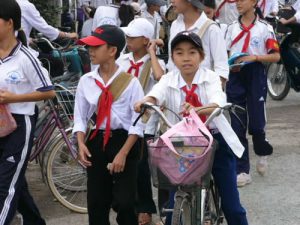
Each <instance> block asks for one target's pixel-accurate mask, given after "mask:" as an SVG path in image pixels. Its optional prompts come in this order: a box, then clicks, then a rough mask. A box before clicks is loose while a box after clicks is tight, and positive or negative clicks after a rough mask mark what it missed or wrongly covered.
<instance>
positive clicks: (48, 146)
mask: <svg viewBox="0 0 300 225" xmlns="http://www.w3.org/2000/svg"><path fill="white" fill-rule="evenodd" d="M69 132H71V130H70V131H66V133H67V134H68V133H69ZM53 134H55V135H54V136H53V137H51V139H50V141H49V142H48V143H47V144H46V146H45V147H44V149H43V151H42V152H41V153H40V154H39V160H40V165H41V172H42V175H43V178H44V179H45V181H46V182H47V183H48V181H47V162H48V159H49V155H50V153H51V151H52V150H53V149H54V147H55V146H56V145H57V143H58V142H59V140H60V139H61V138H62V135H61V133H60V132H59V130H56V131H55V130H54V133H53Z"/></svg>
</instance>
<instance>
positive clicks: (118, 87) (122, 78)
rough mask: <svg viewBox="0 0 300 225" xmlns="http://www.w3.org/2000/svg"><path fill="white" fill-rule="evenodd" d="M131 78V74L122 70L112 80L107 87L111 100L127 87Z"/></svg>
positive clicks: (117, 97) (115, 99) (115, 98)
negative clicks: (111, 96)
mask: <svg viewBox="0 0 300 225" xmlns="http://www.w3.org/2000/svg"><path fill="white" fill-rule="evenodd" d="M132 78H133V76H132V75H131V74H129V73H125V72H123V73H120V75H119V76H117V77H116V78H115V79H114V80H113V82H112V83H111V85H110V87H109V91H110V92H111V93H112V95H113V97H114V99H113V101H117V100H118V99H119V97H120V96H121V94H122V93H123V91H124V90H125V89H126V88H127V87H128V85H129V83H130V81H131V80H132Z"/></svg>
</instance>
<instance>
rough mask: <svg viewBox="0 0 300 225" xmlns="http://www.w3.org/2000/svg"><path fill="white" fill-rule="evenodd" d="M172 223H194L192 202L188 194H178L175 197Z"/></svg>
mask: <svg viewBox="0 0 300 225" xmlns="http://www.w3.org/2000/svg"><path fill="white" fill-rule="evenodd" d="M172 225H193V224H192V203H191V201H190V199H189V197H188V196H186V197H182V196H177V197H176V198H175V204H174V211H173V215H172Z"/></svg>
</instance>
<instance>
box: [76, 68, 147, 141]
mask: <svg viewBox="0 0 300 225" xmlns="http://www.w3.org/2000/svg"><path fill="white" fill-rule="evenodd" d="M122 72H124V70H123V69H122V68H121V67H119V69H118V70H117V71H116V72H115V74H114V75H113V76H112V77H111V78H110V80H109V81H108V82H107V83H106V84H105V83H104V81H103V79H102V77H101V75H100V74H99V73H98V70H94V71H92V72H89V73H87V74H85V75H83V76H82V77H81V78H80V81H79V84H78V87H77V89H76V96H75V107H74V127H73V133H76V132H78V131H81V132H84V133H85V132H86V129H87V123H88V121H89V119H90V118H91V117H92V116H93V114H94V113H95V111H96V109H97V105H98V100H99V96H100V95H101V92H102V91H101V89H100V87H98V86H97V84H96V82H95V80H98V81H99V82H101V83H102V84H103V85H104V87H107V86H109V85H110V84H111V83H112V82H113V80H114V79H115V78H116V77H117V76H118V75H119V74H120V73H122ZM143 97H144V92H143V89H142V86H141V85H140V82H139V81H138V79H137V78H133V79H132V80H131V81H130V83H129V84H128V86H127V87H126V88H125V90H124V91H123V93H122V94H121V96H120V97H119V98H118V99H117V100H116V101H114V102H113V104H112V108H111V123H110V124H111V129H112V130H115V129H125V130H127V131H128V134H136V135H138V136H140V137H142V136H143V129H144V125H143V123H142V122H141V121H139V122H138V123H137V124H136V126H133V123H134V121H135V120H136V118H137V117H138V114H137V113H136V112H135V111H134V108H133V107H134V104H135V103H136V102H137V101H139V100H141V99H142V98H143ZM99 107H101V106H99ZM105 127H106V119H105V120H104V122H103V123H102V124H101V125H100V127H99V129H101V130H105Z"/></svg>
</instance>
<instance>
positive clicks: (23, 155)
mask: <svg viewBox="0 0 300 225" xmlns="http://www.w3.org/2000/svg"><path fill="white" fill-rule="evenodd" d="M13 116H14V118H15V120H16V122H17V125H18V127H17V129H16V130H15V131H14V132H12V133H11V134H9V135H7V136H6V137H3V138H0V225H9V224H10V223H11V221H12V219H13V218H14V215H15V213H16V211H17V210H18V211H19V212H20V213H21V214H22V217H23V221H24V223H23V224H24V225H45V224H46V223H45V221H44V220H43V219H42V218H41V215H40V213H39V210H38V208H37V206H36V205H35V203H34V201H33V198H32V197H31V195H30V193H29V191H28V187H27V182H26V179H25V170H26V167H27V162H28V158H29V156H30V152H31V148H32V143H33V131H34V126H35V116H30V117H29V116H24V115H13Z"/></svg>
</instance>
